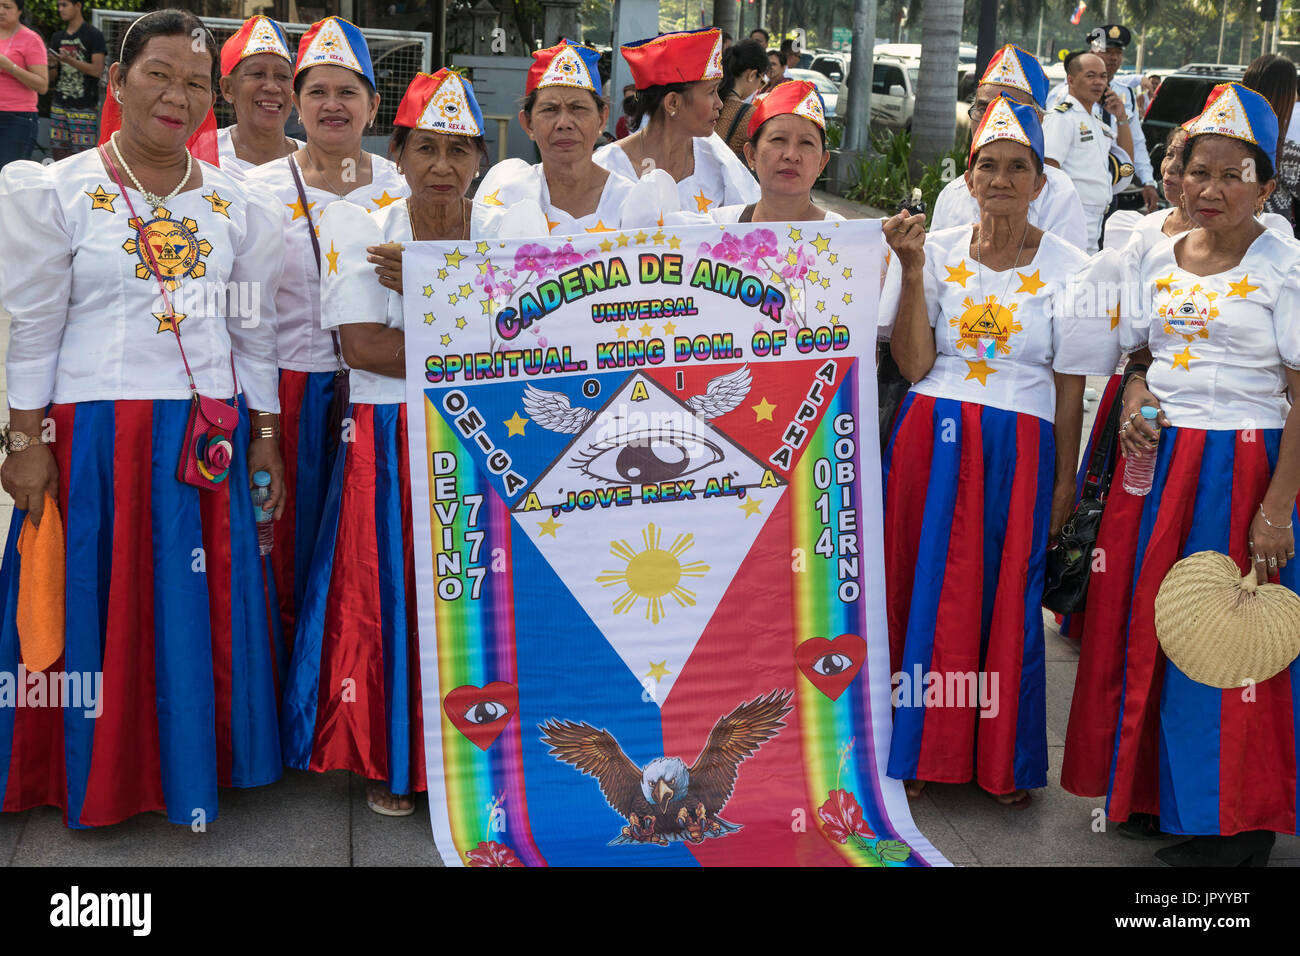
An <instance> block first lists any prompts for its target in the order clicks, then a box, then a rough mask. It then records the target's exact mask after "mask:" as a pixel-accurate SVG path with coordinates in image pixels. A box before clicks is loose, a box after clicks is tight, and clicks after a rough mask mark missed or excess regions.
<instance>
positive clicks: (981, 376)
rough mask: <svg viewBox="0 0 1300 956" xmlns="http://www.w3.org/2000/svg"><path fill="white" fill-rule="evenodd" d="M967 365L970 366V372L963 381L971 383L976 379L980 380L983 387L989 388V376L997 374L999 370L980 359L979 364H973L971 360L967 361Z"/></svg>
mask: <svg viewBox="0 0 1300 956" xmlns="http://www.w3.org/2000/svg"><path fill="white" fill-rule="evenodd" d="M966 364H967V365H968V366H970V371H969V372H967V373H966V378H965V379H963V381H967V382H969V381H970V380H971V379H973V378H974V379H978V380H979V383H980V384H981V385H984V386H987V385H988V383H989V382H988V378H989V376H990V375H993V374H994V373H995V372H997V369H995V368H994V367H993V366H992V365H990V364H989V363H988V362H986V361H984V360H983V359H980V360H979V361H978V362H972V361H971V360H970V359H966Z"/></svg>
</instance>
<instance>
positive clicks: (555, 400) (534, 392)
mask: <svg viewBox="0 0 1300 956" xmlns="http://www.w3.org/2000/svg"><path fill="white" fill-rule="evenodd" d="M524 409H525V411H527V412H528V414H529V415H530V416H531V417H532V419H533V421H535V422H536V423H537V424H539V425H541V426H542V427H543V428H548V429H550V430H551V431H553V432H563V433H564V434H566V435H576V434H577V433H578V432H580V431H582V430H583V429H584V428H586V427H587V423H588V422H589V421H591V419H592V417H593V416H594V415H595V414H596V413H595V412H593V411H592V410H591V409H590V408H583V407H582V406H579V407H578V408H574V407H573V406H572V405H570V404H569V396H567V395H565V394H564V393H563V392H547V391H543V390H542V389H540V388H533V386H531V385H526V386H524Z"/></svg>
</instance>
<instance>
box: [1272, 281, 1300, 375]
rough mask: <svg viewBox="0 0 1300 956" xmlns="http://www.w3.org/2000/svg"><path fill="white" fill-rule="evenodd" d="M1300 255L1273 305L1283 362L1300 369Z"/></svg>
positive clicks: (1294, 369) (1297, 369) (1295, 369)
mask: <svg viewBox="0 0 1300 956" xmlns="http://www.w3.org/2000/svg"><path fill="white" fill-rule="evenodd" d="M1297 315H1300V257H1298V258H1296V259H1293V260H1292V262H1291V267H1290V268H1289V269H1288V270H1287V272H1286V274H1285V277H1284V279H1283V283H1282V288H1281V289H1279V290H1278V293H1277V301H1276V302H1275V303H1274V305H1273V334H1274V335H1275V336H1276V337H1277V351H1278V354H1279V355H1281V356H1282V364H1283V365H1285V366H1286V367H1287V368H1289V369H1292V370H1293V371H1300V321H1297V320H1296V316H1297Z"/></svg>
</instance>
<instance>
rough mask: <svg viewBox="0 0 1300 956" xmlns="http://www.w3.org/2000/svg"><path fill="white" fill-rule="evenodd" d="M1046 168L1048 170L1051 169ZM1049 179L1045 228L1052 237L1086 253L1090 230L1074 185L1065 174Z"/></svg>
mask: <svg viewBox="0 0 1300 956" xmlns="http://www.w3.org/2000/svg"><path fill="white" fill-rule="evenodd" d="M1046 168H1048V169H1050V168H1051V167H1046ZM1057 172H1060V170H1057ZM1051 178H1052V180H1053V183H1052V204H1051V207H1050V208H1049V209H1047V210H1046V218H1045V219H1044V222H1045V223H1046V226H1045V228H1046V229H1047V231H1048V232H1050V233H1052V234H1053V235H1055V236H1059V237H1060V238H1062V239H1064V240H1065V241H1066V242H1068V243H1069V244H1070V245H1072V246H1074V247H1075V248H1076V249H1078V250H1079V251H1080V252H1086V251H1087V246H1088V236H1089V235H1091V230H1090V228H1089V226H1088V220H1087V217H1085V216H1084V214H1083V203H1081V202H1080V201H1079V193H1078V191H1077V190H1076V189H1075V188H1074V183H1073V182H1072V181H1071V180H1070V177H1069V176H1067V175H1065V173H1061V174H1060V175H1059V176H1054V177H1051ZM1043 188H1044V189H1046V188H1047V187H1046V186H1044V187H1043Z"/></svg>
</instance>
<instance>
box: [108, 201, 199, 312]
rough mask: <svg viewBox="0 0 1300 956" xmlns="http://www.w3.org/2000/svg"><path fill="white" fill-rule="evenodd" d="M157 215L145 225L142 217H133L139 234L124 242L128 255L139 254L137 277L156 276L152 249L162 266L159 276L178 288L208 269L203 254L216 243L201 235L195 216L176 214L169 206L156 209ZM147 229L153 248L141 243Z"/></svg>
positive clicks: (169, 286) (149, 241) (165, 282)
mask: <svg viewBox="0 0 1300 956" xmlns="http://www.w3.org/2000/svg"><path fill="white" fill-rule="evenodd" d="M154 215H155V218H153V219H150V220H149V221H148V222H146V223H144V224H143V226H142V225H141V221H140V219H139V218H134V219H131V220H130V225H131V228H132V229H135V230H136V235H134V236H132V237H131V238H130V239H128V240H126V242H124V243H122V249H123V250H125V252H126V253H127V255H132V256H136V257H137V258H138V259H139V260H140V261H139V262H138V263H136V267H135V276H136V278H137V279H148V280H151V281H152V279H153V270H152V269H151V268H150V256H149V251H150V250H151V251H152V252H153V257H152V261H153V263H154V264H156V266H157V269H158V277H159V278H160V279H161V280H162V282H163V285H164V286H165V287H166V288H167V291H168V292H172V291H175V289H176V287H177V286H179V285H180V283H181V280H182V279H197V278H200V277H201V276H203V275H204V274H205V273H206V272H207V266H206V265H205V264H204V262H203V257H204V256H206V255H208V254H209V253H210V252H212V243H210V242H208V240H206V239H200V238H199V237H198V236H197V235H196V234H195V233H196V231H197V230H198V228H199V224H198V223H197V222H195V221H194V220H193V219H188V218H186V219H181V220H180V221H179V222H178V221H177V220H175V219H173V218H172V215H171V213H170V212H168V211H167V210H166V209H155V210H154ZM141 232H143V234H144V239H145V242H146V243H148V246H149V249H148V250H146V249H144V248H142V247H141V244H140V241H139V234H140V233H141Z"/></svg>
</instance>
